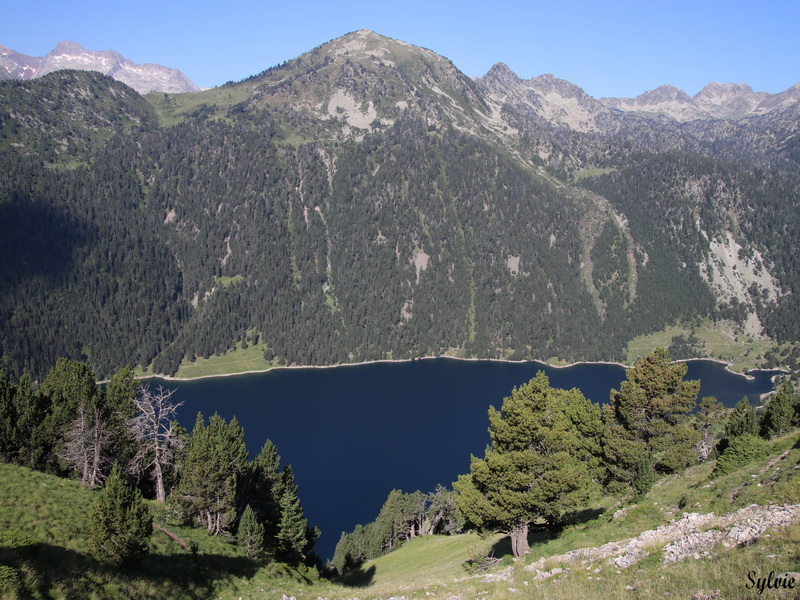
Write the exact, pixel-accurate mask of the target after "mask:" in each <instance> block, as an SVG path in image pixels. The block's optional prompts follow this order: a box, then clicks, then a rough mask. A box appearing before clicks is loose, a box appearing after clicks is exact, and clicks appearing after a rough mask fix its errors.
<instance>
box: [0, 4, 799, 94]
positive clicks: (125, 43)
mask: <svg viewBox="0 0 800 600" xmlns="http://www.w3.org/2000/svg"><path fill="white" fill-rule="evenodd" d="M1 14H2V19H1V20H0V45H4V46H7V47H9V48H11V49H13V50H16V51H18V52H22V53H23V54H28V55H32V56H43V55H45V54H46V53H47V52H49V51H50V50H51V49H52V48H53V46H55V44H56V43H58V42H59V41H61V40H70V41H74V42H78V43H79V44H81V45H82V46H84V47H85V48H87V49H89V50H116V51H117V52H119V53H120V54H122V55H123V56H125V57H126V58H129V59H130V60H132V61H134V62H136V63H145V62H152V63H157V64H161V65H164V66H167V67H173V68H176V69H180V70H181V71H183V72H184V73H185V74H186V75H187V76H188V77H189V78H190V79H192V80H193V81H194V82H195V83H197V84H198V85H200V86H203V87H212V86H215V85H220V84H222V83H225V82H226V81H230V80H234V81H237V80H240V79H243V78H245V77H248V76H250V75H254V74H256V73H259V72H261V71H263V70H264V69H266V68H268V67H271V66H273V65H276V64H279V63H281V62H283V61H285V60H289V59H291V58H294V57H296V56H298V55H299V54H302V53H303V52H305V51H307V50H310V49H312V48H313V47H315V46H318V45H320V44H322V43H325V42H327V41H328V40H331V39H333V38H336V37H339V36H341V35H344V34H345V33H348V32H350V31H355V30H358V29H362V28H366V29H371V30H373V31H375V32H376V33H379V34H382V35H386V36H389V37H392V38H396V39H400V40H403V41H405V42H409V43H411V44H414V45H417V46H423V47H425V48H430V49H431V50H433V51H435V52H437V53H439V54H442V55H444V56H446V57H447V58H449V59H450V60H452V61H453V63H455V65H456V66H457V67H458V68H460V69H461V70H462V71H463V72H465V73H466V74H467V75H474V76H481V75H483V74H484V73H486V71H488V70H489V68H490V67H491V66H492V65H493V64H494V63H496V62H505V63H506V64H507V65H508V66H509V67H510V68H511V69H512V70H513V71H514V72H516V73H517V74H518V75H519V76H520V77H523V78H526V79H527V78H529V77H535V76H537V75H541V74H543V73H553V74H554V75H556V76H557V77H561V78H563V79H566V80H568V81H570V82H572V83H574V84H576V85H579V86H580V87H582V88H583V89H584V90H586V92H587V93H588V94H590V95H591V96H594V97H596V98H600V97H603V96H614V97H632V96H637V95H639V94H641V93H642V92H645V91H647V90H650V89H654V88H656V87H658V86H659V85H662V84H670V85H674V86H676V87H679V88H681V89H683V90H684V91H686V92H688V93H689V94H692V95H693V94H695V93H697V92H698V91H699V90H700V89H701V88H702V87H703V86H705V85H706V84H708V83H709V82H711V81H718V82H721V83H748V84H750V85H751V86H752V87H753V89H754V90H756V91H765V92H771V93H775V92H780V91H783V90H785V89H786V88H788V87H790V86H792V85H794V84H796V83H799V82H800V0H761V2H758V3H757V2H754V1H747V2H745V1H742V0H725V1H719V0H690V1H687V0H676V1H671V2H664V1H663V0H637V1H631V0H622V1H614V0H606V1H601V0H562V1H561V2H559V1H558V0H547V1H540V0H529V1H516V0H477V1H473V2H470V1H469V0H459V1H458V2H456V1H452V0H446V1H444V2H437V1H436V0H404V1H402V2H382V1H381V0H368V1H362V0H340V1H337V0H322V1H321V0H297V1H295V2H288V1H286V0H283V1H281V2H274V1H272V0H267V1H262V2H253V1H241V2H239V1H235V0H229V1H225V0H213V1H212V0H195V1H193V2H187V1H185V0H160V1H158V2H155V1H153V0H139V1H136V2H130V1H128V0H118V1H111V0H104V1H102V2H100V1H98V0H76V1H73V2H70V1H69V0H58V1H55V0H39V1H33V2H21V1H18V0H17V1H14V0H8V2H6V3H5V6H4V7H3V10H2V11H1Z"/></svg>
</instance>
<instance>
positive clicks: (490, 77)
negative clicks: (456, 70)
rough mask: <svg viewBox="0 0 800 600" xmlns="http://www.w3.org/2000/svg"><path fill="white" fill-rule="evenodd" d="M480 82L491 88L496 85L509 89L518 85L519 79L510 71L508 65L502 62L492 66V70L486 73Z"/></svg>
mask: <svg viewBox="0 0 800 600" xmlns="http://www.w3.org/2000/svg"><path fill="white" fill-rule="evenodd" d="M482 80H483V82H484V83H485V84H486V85H488V86H489V87H493V86H496V85H498V84H499V85H502V86H504V87H509V86H513V85H518V84H519V82H520V78H519V77H518V76H517V74H516V73H514V71H512V70H511V69H510V68H509V67H508V65H507V64H506V63H503V62H499V63H496V64H494V65H492V68H491V69H489V70H488V71H487V72H486V75H484V76H483V77H482Z"/></svg>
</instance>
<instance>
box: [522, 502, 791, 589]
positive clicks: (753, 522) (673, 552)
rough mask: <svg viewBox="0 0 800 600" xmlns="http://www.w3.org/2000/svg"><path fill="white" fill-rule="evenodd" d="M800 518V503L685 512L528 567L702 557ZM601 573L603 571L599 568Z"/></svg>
mask: <svg viewBox="0 0 800 600" xmlns="http://www.w3.org/2000/svg"><path fill="white" fill-rule="evenodd" d="M798 519H800V504H788V505H783V506H759V505H757V504H752V505H750V506H747V507H745V508H741V509H739V510H737V511H735V512H733V513H730V514H728V515H724V516H720V517H717V516H716V515H714V514H713V513H706V514H699V513H684V514H683V516H682V517H681V518H680V519H673V520H672V521H670V522H669V523H668V524H667V525H663V526H661V527H658V528H656V529H650V530H647V531H644V532H642V533H641V534H639V535H638V536H637V537H635V538H632V539H627V540H620V541H617V542H609V543H608V544H603V545H602V546H599V547H595V548H579V549H577V550H571V551H570V552H567V553H566V554H563V555H561V556H558V557H549V558H542V559H540V560H538V561H536V562H534V563H532V564H530V565H528V566H526V567H525V570H526V571H535V572H537V573H540V574H541V573H542V570H541V569H542V568H543V567H544V565H545V563H546V562H549V561H554V560H572V561H576V562H580V563H582V564H588V563H594V562H597V561H605V562H606V563H607V564H608V565H609V566H611V567H613V568H615V569H625V568H628V567H630V566H632V565H635V564H636V563H638V562H639V561H640V560H642V559H644V558H646V557H647V556H649V554H650V552H649V551H648V549H649V550H652V549H655V548H658V547H661V548H663V551H664V559H663V561H664V563H671V562H680V561H682V560H686V559H687V558H693V559H695V560H699V559H701V558H708V557H710V556H711V555H712V553H713V550H714V548H715V546H717V545H718V544H722V545H724V546H726V547H728V548H731V547H734V546H748V545H750V544H752V543H754V542H756V541H757V540H758V539H760V538H761V536H763V535H764V534H765V533H766V532H767V530H768V529H772V528H775V527H786V526H788V525H792V524H793V523H796V522H797V520H798ZM595 572H599V571H595Z"/></svg>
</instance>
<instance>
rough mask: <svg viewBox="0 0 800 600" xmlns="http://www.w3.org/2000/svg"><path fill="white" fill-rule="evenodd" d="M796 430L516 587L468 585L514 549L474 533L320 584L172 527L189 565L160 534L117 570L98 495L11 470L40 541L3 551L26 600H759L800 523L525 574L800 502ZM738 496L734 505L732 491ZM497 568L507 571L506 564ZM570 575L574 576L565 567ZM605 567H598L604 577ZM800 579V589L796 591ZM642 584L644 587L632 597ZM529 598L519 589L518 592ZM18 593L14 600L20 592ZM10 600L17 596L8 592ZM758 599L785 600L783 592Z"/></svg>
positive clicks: (4, 498) (660, 487)
mask: <svg viewBox="0 0 800 600" xmlns="http://www.w3.org/2000/svg"><path fill="white" fill-rule="evenodd" d="M799 435H800V434H799V433H798V431H795V432H793V433H792V434H790V435H788V436H785V437H784V438H781V439H779V440H776V441H774V442H772V443H771V454H772V456H773V457H774V456H777V455H779V454H781V453H782V452H784V451H785V450H789V453H788V454H787V455H786V457H785V458H784V459H783V460H781V461H780V462H778V463H777V464H776V465H774V466H772V467H771V468H769V469H767V470H765V467H766V465H767V464H768V462H769V461H761V462H757V463H753V464H751V465H748V466H747V467H744V468H743V469H742V470H740V471H738V472H736V473H733V474H731V475H728V476H725V477H719V478H712V477H711V472H712V469H713V461H712V462H709V463H707V464H704V465H699V466H696V467H693V468H691V469H689V470H688V471H687V472H685V473H684V474H682V475H680V476H671V477H667V478H664V479H662V480H660V481H659V482H658V484H657V485H656V486H655V487H654V489H653V490H651V492H650V493H649V494H648V495H647V497H646V498H644V499H643V500H641V501H639V502H638V505H637V507H636V508H633V509H629V510H628V512H627V515H626V516H625V517H624V518H618V519H614V518H612V516H611V515H612V514H613V513H614V512H615V510H616V508H617V507H616V506H613V505H612V501H610V500H609V499H607V498H606V499H603V500H601V501H600V502H599V503H598V508H600V509H607V510H606V512H605V513H604V514H601V515H600V516H599V517H597V518H594V519H592V520H589V521H586V522H584V523H582V524H579V525H573V526H570V527H568V528H567V530H566V531H565V532H564V534H563V535H562V537H561V538H559V539H556V540H548V539H546V537H545V536H544V535H542V534H538V535H537V534H534V535H533V536H532V540H531V541H532V553H531V555H530V556H528V557H525V558H524V559H521V560H517V561H514V560H512V559H511V557H509V556H506V558H504V565H503V567H505V566H510V567H511V568H512V574H511V579H510V580H507V581H483V578H484V576H478V577H473V576H470V575H469V574H468V573H467V572H466V571H465V570H464V569H463V568H462V566H461V565H462V564H463V563H464V561H465V560H467V558H469V557H470V556H472V555H474V554H475V553H476V551H477V552H479V553H487V552H490V551H492V550H494V553H495V556H498V557H500V556H503V555H505V554H507V553H508V544H507V542H506V539H504V538H503V537H502V536H494V537H492V538H488V539H481V538H479V537H478V536H477V535H475V534H465V535H459V536H452V537H447V536H435V537H427V538H417V539H415V540H412V541H411V542H409V543H407V544H406V545H404V546H403V547H402V548H400V549H399V550H397V551H396V552H394V553H391V554H389V555H387V556H384V557H382V558H380V559H377V560H375V561H370V562H368V563H366V564H364V565H363V566H362V567H361V569H360V570H359V571H358V572H356V573H352V574H351V575H350V576H349V577H348V578H347V580H346V581H345V582H344V584H345V585H342V584H332V583H328V582H324V581H322V582H319V581H317V582H312V581H310V580H307V579H303V578H302V577H299V576H297V575H296V574H292V573H288V572H285V571H284V572H282V571H281V570H280V569H279V568H276V567H275V566H272V567H270V566H259V565H256V564H254V563H252V562H251V561H249V560H247V559H245V558H244V557H242V556H241V555H240V554H239V553H238V551H237V549H236V547H235V546H233V545H231V544H229V543H226V542H224V541H222V540H220V539H217V538H211V537H209V536H207V535H206V534H205V532H204V531H202V530H197V529H188V528H182V527H177V526H168V528H169V529H170V530H171V531H173V532H174V533H175V534H177V535H178V536H180V537H181V538H183V539H185V540H187V541H194V542H196V543H197V544H198V546H199V548H200V552H199V555H198V556H197V557H194V558H193V557H192V556H191V555H190V554H189V553H187V552H186V551H184V550H183V549H181V548H180V547H179V546H178V545H177V544H175V543H174V542H172V541H171V540H169V539H168V538H167V537H166V536H165V535H164V534H162V533H154V535H153V538H152V540H151V555H150V556H149V557H148V558H146V559H145V560H144V561H143V562H142V564H140V565H139V566H137V567H135V568H133V569H129V570H114V569H111V568H109V567H107V566H103V565H101V564H100V563H97V562H96V561H94V559H92V558H91V557H90V556H89V555H88V553H87V548H86V542H85V539H86V535H87V531H88V514H89V512H90V510H91V505H92V503H93V502H94V499H95V497H96V494H97V493H96V492H91V491H87V490H83V489H81V488H80V486H79V485H78V484H77V483H75V482H71V481H65V480H61V479H57V478H54V477H51V476H48V475H44V474H41V473H35V472H32V471H29V470H27V469H24V468H20V467H13V466H9V465H4V464H0V481H2V483H3V485H2V491H0V531H7V530H14V531H20V532H22V533H25V534H27V535H29V536H31V537H32V538H33V539H35V540H36V541H37V542H38V544H37V545H36V546H34V547H29V548H23V549H20V550H16V551H12V550H9V549H2V548H0V562H2V563H5V564H11V565H12V566H14V567H15V568H16V569H17V572H18V573H20V574H21V576H22V579H23V583H24V588H23V591H24V593H23V594H21V597H37V598H44V597H52V596H55V597H64V598H91V597H94V598H148V597H159V598H184V597H186V598H212V597H213V598H220V599H222V600H231V599H236V598H240V597H241V598H275V599H278V598H281V596H282V595H283V594H287V595H288V596H295V597H297V598H300V597H301V596H302V597H311V598H318V597H322V598H326V599H328V600H332V599H334V598H340V599H344V598H360V599H362V600H366V599H369V598H389V597H393V596H394V597H400V596H403V597H405V598H406V599H407V600H411V599H412V598H418V599H420V600H422V599H425V600H435V599H442V600H445V599H449V598H453V597H461V598H462V599H463V600H466V599H467V598H492V599H494V598H498V599H503V598H520V597H524V598H581V599H582V600H594V599H598V600H600V599H606V598H654V597H671V598H689V597H691V596H692V595H693V594H696V593H698V592H699V591H700V590H705V591H706V592H709V591H711V590H720V592H721V596H722V597H723V598H727V599H731V598H752V597H756V595H755V594H753V593H751V592H752V590H748V589H747V588H745V585H746V584H747V583H748V579H747V573H748V572H751V571H755V572H756V573H758V574H763V575H764V576H766V575H767V574H769V572H770V571H774V572H775V573H780V572H784V571H797V570H798V567H799V566H800V525H795V526H793V527H789V528H784V529H781V530H775V531H773V532H772V533H771V534H770V535H769V536H765V537H764V538H762V539H761V541H759V542H757V543H756V544H754V545H753V546H750V547H747V548H738V549H730V550H724V549H722V548H721V547H717V549H716V550H715V552H714V557H713V558H711V559H701V560H693V559H689V560H687V561H684V562H682V563H678V564H675V565H668V566H662V565H661V549H660V548H659V547H655V548H651V549H650V551H651V556H650V557H649V558H647V559H645V560H644V561H642V562H641V563H639V564H637V565H636V566H635V567H631V568H629V569H622V570H620V571H619V572H616V570H614V569H612V568H611V567H609V566H608V565H607V564H605V563H604V562H598V563H596V564H592V565H588V564H584V565H581V564H579V563H577V564H576V563H567V562H563V561H561V560H560V559H558V558H551V560H550V561H548V564H547V567H546V568H548V569H551V568H553V567H557V566H560V567H563V568H564V569H565V572H564V573H563V574H560V575H557V576H555V577H553V578H551V579H547V580H545V581H541V582H539V581H535V580H534V578H533V577H534V576H535V572H530V571H526V570H524V566H525V565H526V564H529V563H531V562H533V561H534V560H537V559H539V558H543V557H544V558H547V557H558V556H559V555H561V554H563V553H565V552H567V551H569V550H572V549H575V548H580V547H593V546H599V545H602V544H604V543H606V542H610V541H618V540H621V539H625V538H629V537H633V536H635V535H637V534H638V533H640V532H642V531H644V530H647V529H653V528H655V527H657V526H659V525H661V524H665V523H667V522H668V521H669V520H670V519H672V518H675V517H679V516H680V515H681V514H682V513H683V512H702V513H706V512H714V513H716V514H723V513H727V512H732V511H734V510H736V509H738V508H741V507H744V506H748V505H750V504H753V503H757V504H770V503H799V502H800V440H799V439H798V437H799ZM734 489H737V490H738V492H737V495H736V497H735V499H734V500H733V501H731V499H730V496H731V490H734ZM151 506H152V508H153V509H154V512H155V513H156V522H157V523H161V524H165V523H166V520H165V515H164V514H163V507H161V506H160V505H158V504H157V503H152V505H151ZM503 567H500V568H503ZM567 569H569V570H567ZM596 569H601V571H600V572H596ZM798 584H800V582H798ZM630 588H634V589H630ZM511 590H518V591H511ZM7 596H8V597H11V598H13V597H15V595H14V594H13V593H9V594H7ZM3 597H6V596H3ZM761 597H764V598H782V597H794V596H781V595H780V594H778V593H777V592H776V591H774V590H766V591H765V592H764V594H762V596H761Z"/></svg>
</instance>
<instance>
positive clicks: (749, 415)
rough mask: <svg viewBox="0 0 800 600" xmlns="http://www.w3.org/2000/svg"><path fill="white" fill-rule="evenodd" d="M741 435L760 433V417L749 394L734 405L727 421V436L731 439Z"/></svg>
mask: <svg viewBox="0 0 800 600" xmlns="http://www.w3.org/2000/svg"><path fill="white" fill-rule="evenodd" d="M740 435H758V418H757V417H756V411H755V409H754V408H753V406H752V405H751V404H750V400H748V399H747V396H744V397H743V398H742V399H741V400H739V402H738V403H737V404H736V406H734V407H733V410H732V411H731V414H730V415H729V416H728V420H727V422H726V423H725V437H727V438H728V439H730V438H735V437H738V436H740Z"/></svg>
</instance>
